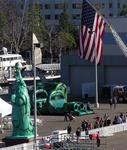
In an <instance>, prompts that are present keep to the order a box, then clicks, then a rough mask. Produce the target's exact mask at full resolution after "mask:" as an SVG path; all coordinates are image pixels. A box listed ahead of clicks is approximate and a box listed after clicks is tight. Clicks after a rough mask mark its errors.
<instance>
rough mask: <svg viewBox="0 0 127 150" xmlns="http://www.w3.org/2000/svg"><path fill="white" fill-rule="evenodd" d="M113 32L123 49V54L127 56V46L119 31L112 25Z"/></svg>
mask: <svg viewBox="0 0 127 150" xmlns="http://www.w3.org/2000/svg"><path fill="white" fill-rule="evenodd" d="M110 29H111V32H112V34H113V36H114V38H115V40H116V43H117V44H118V46H119V48H120V49H121V50H122V52H123V54H124V55H125V56H126V57H127V47H126V45H125V44H124V42H123V41H122V39H121V38H120V36H119V35H118V33H117V32H116V31H115V30H114V29H113V28H112V27H111V26H110Z"/></svg>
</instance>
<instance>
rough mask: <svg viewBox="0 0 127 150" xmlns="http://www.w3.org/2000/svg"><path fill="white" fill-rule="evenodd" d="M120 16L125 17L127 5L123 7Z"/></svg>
mask: <svg viewBox="0 0 127 150" xmlns="http://www.w3.org/2000/svg"><path fill="white" fill-rule="evenodd" d="M120 16H127V5H123V8H122V10H121V12H120Z"/></svg>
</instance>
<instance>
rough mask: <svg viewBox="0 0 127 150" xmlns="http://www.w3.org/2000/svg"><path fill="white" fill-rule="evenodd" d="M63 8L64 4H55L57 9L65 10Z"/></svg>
mask: <svg viewBox="0 0 127 150" xmlns="http://www.w3.org/2000/svg"><path fill="white" fill-rule="evenodd" d="M66 7H67V6H66ZM63 8H64V4H63V3H59V4H55V9H63Z"/></svg>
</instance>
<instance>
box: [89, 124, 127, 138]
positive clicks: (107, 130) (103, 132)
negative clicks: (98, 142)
mask: <svg viewBox="0 0 127 150" xmlns="http://www.w3.org/2000/svg"><path fill="white" fill-rule="evenodd" d="M126 130H127V123H122V124H117V125H111V126H106V127H102V128H97V129H92V130H89V134H96V133H98V132H99V135H100V136H111V135H113V134H114V133H118V132H123V131H126Z"/></svg>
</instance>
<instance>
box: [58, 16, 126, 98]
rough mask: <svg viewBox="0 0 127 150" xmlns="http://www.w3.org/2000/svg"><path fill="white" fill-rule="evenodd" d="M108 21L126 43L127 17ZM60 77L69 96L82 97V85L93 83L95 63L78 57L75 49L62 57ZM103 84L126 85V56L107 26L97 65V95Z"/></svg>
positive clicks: (100, 91) (100, 92)
mask: <svg viewBox="0 0 127 150" xmlns="http://www.w3.org/2000/svg"><path fill="white" fill-rule="evenodd" d="M108 21H109V22H110V23H111V24H112V26H113V27H114V28H115V29H116V31H117V32H118V33H119V35H120V37H121V38H122V40H123V41H124V43H125V44H127V28H126V23H127V18H121V17H120V18H112V19H111V18H110V19H108ZM61 77H62V81H63V82H64V83H65V84H67V86H68V87H70V91H71V96H73V97H78V98H80V97H83V96H84V95H83V93H84V92H83V90H84V89H83V88H84V85H85V84H87V85H88V83H95V64H93V63H90V62H89V61H86V60H84V59H80V57H79V56H78V50H77V52H76V54H74V55H71V56H63V57H62V63H61ZM105 85H127V58H126V57H125V56H124V55H123V53H122V50H121V49H120V48H119V47H118V45H117V44H116V42H115V40H114V38H113V36H112V34H111V32H110V31H109V29H108V28H107V30H106V33H105V36H104V50H103V56H102V62H101V64H100V65H98V87H99V96H101V95H102V89H103V87H104V86H105ZM91 90H92V89H91ZM94 92H95V91H94ZM86 94H88V93H86Z"/></svg>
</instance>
